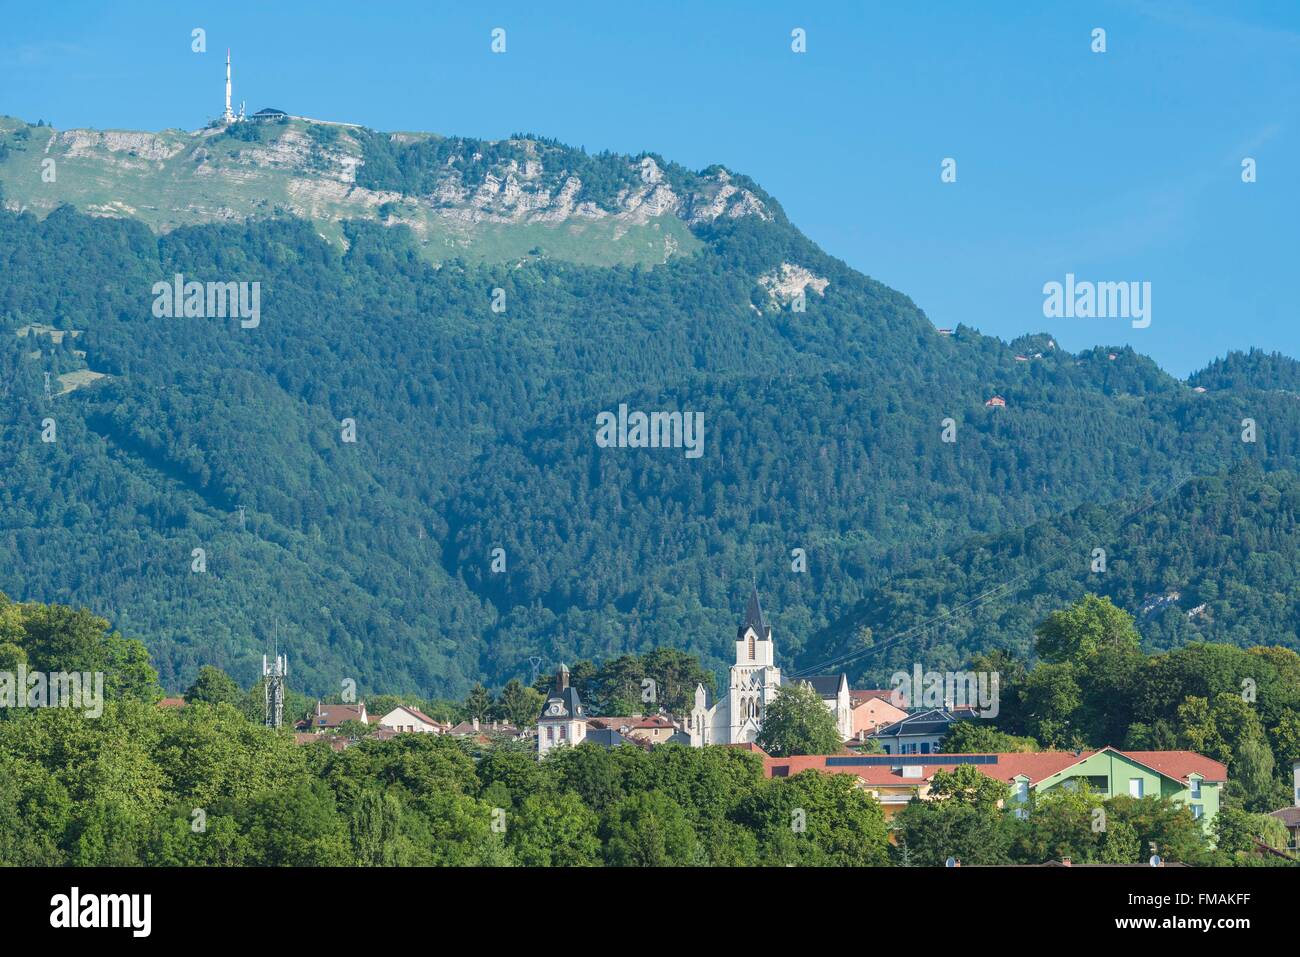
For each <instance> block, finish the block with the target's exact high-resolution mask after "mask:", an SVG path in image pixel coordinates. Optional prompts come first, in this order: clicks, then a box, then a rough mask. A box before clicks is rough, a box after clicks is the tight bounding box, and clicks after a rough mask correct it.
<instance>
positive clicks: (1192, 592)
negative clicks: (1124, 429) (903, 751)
mask: <svg viewBox="0 0 1300 957" xmlns="http://www.w3.org/2000/svg"><path fill="white" fill-rule="evenodd" d="M1095 549H1103V550H1104V552H1105V554H1104V556H1098V555H1096V554H1095V551H1094V550H1095ZM1297 555H1300V475H1297V474H1296V473H1295V472H1292V471H1274V472H1267V473H1265V472H1262V471H1261V470H1260V469H1259V468H1258V467H1256V466H1255V465H1254V464H1253V463H1245V464H1242V465H1240V466H1237V467H1235V468H1233V469H1231V470H1230V471H1228V472H1226V473H1224V474H1222V475H1216V476H1211V477H1206V478H1192V479H1188V480H1186V481H1185V482H1181V483H1179V484H1177V485H1176V486H1174V487H1173V488H1168V487H1166V488H1163V489H1159V490H1157V491H1156V493H1155V494H1154V495H1148V496H1141V497H1137V498H1135V499H1134V500H1132V501H1130V502H1127V503H1112V504H1110V505H1106V506H1099V505H1085V506H1081V507H1079V508H1077V509H1074V510H1072V511H1070V512H1069V513H1067V514H1065V515H1061V516H1059V517H1057V518H1052V519H1047V520H1044V521H1042V522H1037V523H1035V524H1033V525H1031V526H1029V527H1027V528H1023V529H1017V530H1014V531H1010V532H1006V533H1003V534H999V535H992V536H983V537H978V538H974V539H971V540H970V541H968V542H966V543H964V544H963V545H962V546H961V547H959V548H957V549H954V550H953V551H952V552H950V553H949V554H947V555H943V556H941V557H939V558H936V559H932V560H928V561H924V562H920V563H918V564H917V565H916V566H915V567H914V568H912V569H910V570H909V571H907V572H905V573H903V574H899V575H896V576H894V577H893V578H891V579H889V580H888V581H887V582H885V583H883V584H882V585H880V586H879V587H878V588H875V589H873V590H872V591H871V592H870V593H869V594H868V595H867V596H866V597H865V598H864V599H863V600H862V601H861V602H859V603H858V604H857V605H856V606H854V608H853V609H852V610H851V611H850V612H849V613H848V614H846V615H845V616H844V617H843V618H841V619H840V620H838V621H836V622H835V623H833V624H832V625H831V626H829V627H827V628H825V629H823V630H822V631H821V632H819V633H818V634H817V635H815V636H814V637H813V639H812V641H810V642H809V646H808V648H807V651H806V653H805V656H804V660H803V661H802V662H800V666H801V667H809V666H813V665H815V664H817V663H818V662H821V661H831V660H834V661H836V662H837V663H840V664H842V666H843V667H845V668H846V669H847V670H848V671H849V672H850V674H851V675H854V676H861V677H862V678H863V679H864V680H867V681H887V680H888V676H889V674H891V673H892V672H893V671H894V670H896V669H897V668H900V667H901V668H904V669H905V670H910V669H911V667H912V663H913V662H916V661H921V662H923V663H924V664H925V666H926V667H927V668H934V669H936V670H947V669H950V668H958V667H961V666H962V665H963V664H964V663H965V662H966V661H967V660H968V658H969V656H970V654H971V653H972V652H976V651H986V650H992V649H995V648H1002V649H1006V650H1008V651H1011V652H1013V653H1014V654H1015V655H1017V656H1019V657H1025V658H1027V657H1028V656H1029V655H1030V654H1031V653H1032V651H1033V640H1034V636H1033V631H1034V627H1035V626H1036V625H1037V624H1038V622H1040V621H1041V620H1042V619H1043V618H1044V617H1045V616H1046V615H1047V614H1048V613H1049V612H1050V611H1051V610H1052V609H1054V608H1058V607H1063V606H1065V605H1066V604H1068V603H1069V602H1071V601H1074V600H1076V599H1078V598H1080V597H1082V595H1083V594H1084V593H1085V592H1092V593H1094V594H1098V595H1105V596H1107V597H1109V598H1110V599H1111V600H1112V601H1113V602H1114V603H1115V604H1116V605H1119V606H1120V607H1122V608H1124V609H1125V610H1127V611H1129V612H1130V613H1131V614H1133V615H1134V617H1135V618H1136V619H1137V625H1138V630H1139V631H1140V633H1141V634H1142V637H1143V640H1144V642H1145V645H1146V647H1147V649H1148V650H1149V651H1159V650H1165V649H1170V648H1176V647H1180V646H1182V645H1185V644H1188V643H1190V642H1218V643H1224V644H1232V645H1236V646H1238V647H1243V648H1244V647H1249V646H1252V645H1257V644H1263V643H1267V644H1269V645H1282V646H1285V647H1289V648H1293V649H1297V648H1300V568H1298V567H1297V562H1296V557H1297ZM1099 558H1104V562H1102V561H1098V559H1099Z"/></svg>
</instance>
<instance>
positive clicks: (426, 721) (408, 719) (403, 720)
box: [371, 704, 443, 734]
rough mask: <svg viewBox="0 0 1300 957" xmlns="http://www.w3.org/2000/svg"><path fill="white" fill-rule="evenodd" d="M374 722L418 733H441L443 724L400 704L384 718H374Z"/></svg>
mask: <svg viewBox="0 0 1300 957" xmlns="http://www.w3.org/2000/svg"><path fill="white" fill-rule="evenodd" d="M371 721H372V723H375V724H378V725H379V726H380V727H381V728H389V729H390V730H393V731H411V732H415V733H417V734H441V733H442V731H443V726H442V725H441V724H439V723H438V722H437V721H435V720H433V718H430V717H429V716H428V715H427V714H424V713H423V712H420V711H417V710H416V709H415V708H408V707H407V706H406V705H404V704H399V705H398V706H397V707H396V708H394V709H393V710H392V711H390V712H388V714H386V715H384V716H383V717H382V718H372V719H371Z"/></svg>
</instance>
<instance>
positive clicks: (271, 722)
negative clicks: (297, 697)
mask: <svg viewBox="0 0 1300 957" xmlns="http://www.w3.org/2000/svg"><path fill="white" fill-rule="evenodd" d="M273 654H274V657H275V662H274V664H270V663H268V662H267V660H266V655H262V690H263V692H264V694H265V707H264V709H263V712H262V714H263V723H264V724H265V725H266V726H267V727H268V728H278V727H280V726H281V725H282V724H284V679H285V678H287V677H288V675H289V656H288V655H282V654H280V623H279V622H278V621H277V622H276V623H275V646H274V652H273Z"/></svg>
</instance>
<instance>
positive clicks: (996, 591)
mask: <svg viewBox="0 0 1300 957" xmlns="http://www.w3.org/2000/svg"><path fill="white" fill-rule="evenodd" d="M1195 477H1196V476H1195V475H1193V474H1192V473H1190V472H1188V473H1187V474H1185V475H1184V476H1183V477H1182V478H1181V479H1176V480H1171V485H1170V487H1169V490H1168V491H1167V492H1166V493H1165V494H1164V495H1163V496H1161V497H1160V498H1157V499H1152V500H1150V501H1148V502H1146V503H1145V504H1143V505H1139V506H1137V507H1135V508H1133V509H1131V510H1129V511H1128V512H1126V513H1125V514H1123V515H1121V516H1120V517H1119V520H1118V521H1117V522H1116V524H1115V527H1114V528H1113V529H1111V530H1110V532H1109V533H1108V534H1110V535H1114V534H1115V533H1116V532H1118V531H1119V530H1120V529H1121V528H1123V526H1124V525H1126V524H1128V522H1130V521H1131V520H1132V519H1133V518H1135V517H1137V516H1138V515H1140V514H1141V513H1142V512H1145V511H1146V510H1148V509H1150V508H1154V507H1155V506H1157V505H1162V504H1164V503H1165V502H1167V501H1168V500H1169V499H1171V498H1173V497H1174V495H1176V494H1177V493H1178V492H1179V491H1180V490H1181V489H1182V488H1183V486H1184V485H1186V484H1187V483H1188V482H1190V481H1191V480H1192V479H1193V478H1195ZM1072 547H1073V546H1066V545H1062V546H1061V547H1060V548H1058V549H1057V550H1056V551H1055V552H1054V553H1052V554H1051V555H1049V556H1048V557H1047V558H1046V559H1044V560H1043V561H1041V562H1039V563H1038V564H1037V565H1035V566H1034V567H1032V568H1028V569H1026V570H1025V571H1023V572H1021V573H1020V574H1019V575H1016V576H1014V577H1013V578H1009V579H1008V580H1007V581H1005V582H1002V583H1000V584H998V585H995V586H994V587H993V588H990V589H989V590H988V591H985V592H983V593H982V594H980V595H976V596H975V597H974V598H971V599H968V600H967V601H964V602H962V603H961V604H960V605H957V606H956V607H955V608H952V609H950V610H948V611H946V612H944V613H943V614H940V615H935V616H934V617H933V618H930V619H927V620H926V621H923V622H920V623H918V624H916V625H913V626H912V627H911V628H909V629H907V630H906V631H904V632H901V633H900V634H898V635H895V636H894V637H892V638H889V639H887V640H885V641H883V642H880V643H879V644H875V645H872V646H871V647H870V648H863V649H861V650H859V651H853V652H848V653H846V654H843V655H840V656H839V657H837V658H831V659H829V660H827V661H823V662H820V663H818V664H816V665H813V666H811V667H808V668H800V669H799V670H798V671H795V672H792V673H791V674H790V677H791V678H803V677H807V676H808V675H810V674H817V673H819V672H821V671H823V670H825V669H827V668H842V667H844V666H845V665H847V664H850V663H852V662H854V661H857V660H859V659H860V658H864V657H867V656H868V655H871V654H874V653H875V652H878V651H883V650H884V649H886V648H889V647H891V646H893V645H896V644H898V643H899V642H900V641H905V640H907V639H908V638H911V637H913V636H915V635H916V634H917V633H918V632H920V631H924V630H925V629H926V628H929V627H930V626H931V625H935V624H938V623H940V622H943V621H947V620H949V619H951V618H953V617H955V616H956V615H959V614H961V613H962V612H964V611H966V610H968V609H973V608H976V607H979V606H980V605H983V604H986V603H988V602H990V601H992V600H993V599H994V598H997V597H999V596H1000V595H1001V593H1003V592H1006V591H1007V590H1008V589H1010V588H1012V586H1014V585H1015V584H1016V582H1017V581H1019V580H1021V579H1023V578H1026V577H1027V576H1029V575H1034V576H1035V577H1036V576H1037V575H1038V574H1041V573H1042V571H1043V569H1044V568H1046V566H1047V565H1049V564H1051V563H1052V562H1055V561H1056V560H1057V559H1058V558H1059V557H1060V556H1061V555H1063V554H1064V553H1065V552H1066V551H1067V550H1069V549H1070V548H1072Z"/></svg>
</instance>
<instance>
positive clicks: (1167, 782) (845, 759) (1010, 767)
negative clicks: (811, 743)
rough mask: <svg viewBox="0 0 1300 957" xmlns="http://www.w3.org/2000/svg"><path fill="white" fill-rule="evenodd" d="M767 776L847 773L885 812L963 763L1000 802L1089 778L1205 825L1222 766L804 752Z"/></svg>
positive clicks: (1143, 759)
mask: <svg viewBox="0 0 1300 957" xmlns="http://www.w3.org/2000/svg"><path fill="white" fill-rule="evenodd" d="M763 764H764V773H765V774H766V775H767V776H768V777H790V776H792V775H795V774H799V773H800V772H802V771H807V770H817V771H824V772H826V773H832V774H852V775H854V776H855V777H857V779H858V782H859V786H860V787H862V788H863V789H864V790H866V791H869V792H870V793H871V794H872V795H873V796H875V798H876V799H877V800H878V801H880V803H881V805H882V807H883V808H884V811H885V815H886V817H891V816H893V815H894V814H895V813H897V812H898V810H899V808H901V807H903V806H904V805H905V804H907V802H908V801H910V800H911V799H912V798H913V797H919V798H921V799H922V800H925V799H928V798H929V794H930V784H931V781H932V780H933V778H934V773H935V772H936V771H939V770H945V771H952V770H954V769H955V768H957V767H959V766H960V765H963V764H969V765H971V766H972V767H974V768H975V769H976V770H977V771H979V772H980V773H982V774H985V775H987V776H989V777H991V778H993V779H995V780H998V781H1002V782H1004V783H1005V784H1006V785H1007V798H1006V802H1005V803H1006V805H1007V806H1010V807H1015V806H1016V805H1017V804H1023V803H1027V802H1028V800H1029V794H1030V792H1031V791H1032V792H1034V793H1037V794H1042V793H1044V792H1046V791H1048V790H1050V789H1052V788H1055V787H1070V788H1073V787H1080V786H1084V785H1086V786H1088V787H1090V788H1092V789H1093V790H1094V791H1095V792H1096V793H1098V794H1100V795H1101V796H1102V797H1105V798H1111V797H1115V796H1116V795H1122V794H1127V795H1129V796H1130V797H1134V798H1144V797H1150V796H1153V795H1159V796H1162V797H1167V798H1170V799H1172V800H1175V801H1179V802H1181V803H1183V804H1186V805H1187V806H1188V807H1189V808H1190V809H1191V811H1192V814H1193V815H1194V816H1195V817H1196V818H1197V819H1198V820H1201V821H1202V826H1203V827H1205V828H1206V829H1207V830H1208V828H1209V826H1210V822H1211V821H1212V820H1213V818H1214V815H1215V814H1217V813H1218V810H1219V795H1220V791H1221V789H1222V787H1223V785H1224V784H1225V783H1226V782H1227V779H1228V770H1227V768H1226V767H1224V765H1223V764H1221V763H1220V762H1218V761H1215V760H1213V759H1212V758H1207V757H1205V755H1203V754H1197V753H1196V752H1195V751H1120V750H1118V749H1116V748H1109V747H1108V748H1101V749H1100V750H1097V751H1084V752H1074V751H1040V752H1033V753H1000V754H929V755H906V754H905V755H875V754H868V755H842V754H840V755H827V754H818V755H807V756H799V757H789V758H775V757H769V758H767V759H766V760H765V761H764V762H763Z"/></svg>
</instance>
